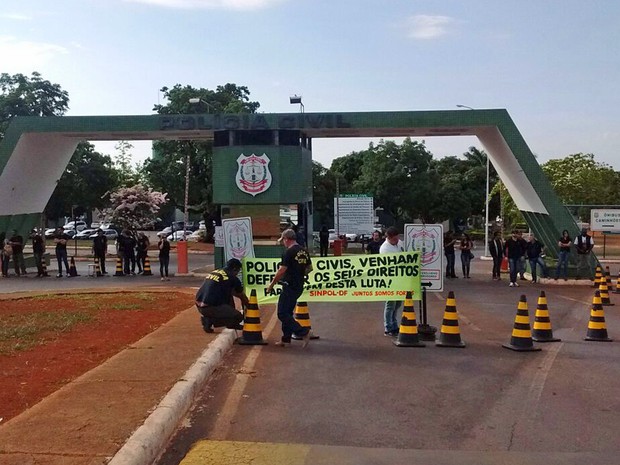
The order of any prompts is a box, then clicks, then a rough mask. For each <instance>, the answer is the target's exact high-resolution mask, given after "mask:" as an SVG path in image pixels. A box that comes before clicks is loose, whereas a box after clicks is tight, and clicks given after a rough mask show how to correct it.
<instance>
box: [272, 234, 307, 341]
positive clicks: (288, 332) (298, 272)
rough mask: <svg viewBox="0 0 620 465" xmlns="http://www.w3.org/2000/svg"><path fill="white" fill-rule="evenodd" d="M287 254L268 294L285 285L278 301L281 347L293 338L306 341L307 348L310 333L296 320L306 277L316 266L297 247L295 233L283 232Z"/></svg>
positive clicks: (283, 256)
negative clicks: (276, 287) (277, 285)
mask: <svg viewBox="0 0 620 465" xmlns="http://www.w3.org/2000/svg"><path fill="white" fill-rule="evenodd" d="M279 242H282V244H284V247H285V248H286V250H285V251H284V253H283V254H282V261H281V262H280V266H279V268H278V271H276V274H275V276H274V277H273V280H272V281H271V283H270V284H269V286H267V292H271V291H272V290H273V286H275V285H276V284H277V283H280V284H281V285H282V292H281V293H280V296H279V298H278V319H279V320H280V321H281V322H282V338H281V339H280V341H278V342H276V345H277V346H281V347H286V346H289V345H290V344H291V338H292V336H293V334H295V336H298V337H300V338H301V339H303V347H306V346H307V345H308V342H309V341H310V336H311V334H310V329H309V328H304V327H303V326H301V325H300V324H299V323H298V322H297V320H295V318H294V317H293V312H294V311H295V306H296V305H297V299H299V296H301V294H302V292H303V290H304V282H305V280H306V276H307V275H308V273H310V271H312V262H311V260H310V255H308V251H307V250H306V249H304V248H303V247H302V246H301V245H299V244H298V243H297V235H296V234H295V231H293V230H292V229H285V230H284V231H282V236H281V237H280V241H279Z"/></svg>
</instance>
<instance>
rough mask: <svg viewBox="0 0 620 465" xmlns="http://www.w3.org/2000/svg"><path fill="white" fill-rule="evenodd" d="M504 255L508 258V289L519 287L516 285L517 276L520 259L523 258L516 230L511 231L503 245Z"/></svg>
mask: <svg viewBox="0 0 620 465" xmlns="http://www.w3.org/2000/svg"><path fill="white" fill-rule="evenodd" d="M504 253H505V255H506V256H507V257H508V266H509V268H510V284H509V286H510V287H519V283H517V274H518V272H519V269H520V265H521V264H520V261H521V257H523V248H522V246H521V243H520V242H519V236H518V232H517V230H513V231H512V233H511V234H510V237H509V238H508V239H507V240H506V244H505V245H504Z"/></svg>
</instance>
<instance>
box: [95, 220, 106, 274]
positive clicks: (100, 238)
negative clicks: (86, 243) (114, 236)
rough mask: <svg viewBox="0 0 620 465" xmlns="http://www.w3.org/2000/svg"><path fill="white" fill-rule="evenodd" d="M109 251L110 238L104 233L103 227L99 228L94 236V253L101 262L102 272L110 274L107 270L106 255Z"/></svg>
mask: <svg viewBox="0 0 620 465" xmlns="http://www.w3.org/2000/svg"><path fill="white" fill-rule="evenodd" d="M107 253H108V238H107V237H106V236H105V234H104V233H103V229H98V230H97V235H96V236H95V237H94V238H93V254H94V255H95V259H96V260H97V262H98V263H99V270H100V272H101V274H108V273H107V272H106V270H105V256H106V254H107Z"/></svg>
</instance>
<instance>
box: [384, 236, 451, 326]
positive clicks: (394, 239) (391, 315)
mask: <svg viewBox="0 0 620 465" xmlns="http://www.w3.org/2000/svg"><path fill="white" fill-rule="evenodd" d="M455 242H456V241H455ZM453 250H454V245H453ZM404 251H405V245H404V244H403V241H401V240H400V237H399V232H398V229H397V228H396V227H395V226H390V227H389V228H388V230H387V232H386V238H385V242H384V243H383V244H381V247H380V248H379V253H380V254H389V253H398V252H404ZM401 304H402V301H400V300H392V301H387V302H386V303H385V306H384V307H383V326H384V333H383V334H384V335H385V336H391V337H397V336H398V330H399V328H400V325H399V324H398V319H397V318H396V314H397V313H398V309H399V308H400V306H401Z"/></svg>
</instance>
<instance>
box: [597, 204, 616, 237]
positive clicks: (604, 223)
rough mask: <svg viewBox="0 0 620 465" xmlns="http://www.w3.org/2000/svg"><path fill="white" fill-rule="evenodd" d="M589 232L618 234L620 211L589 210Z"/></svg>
mask: <svg viewBox="0 0 620 465" xmlns="http://www.w3.org/2000/svg"><path fill="white" fill-rule="evenodd" d="M590 230H592V231H605V232H615V233H619V232H620V209H616V210H609V209H602V208H593V209H592V210H590Z"/></svg>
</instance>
